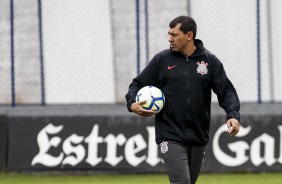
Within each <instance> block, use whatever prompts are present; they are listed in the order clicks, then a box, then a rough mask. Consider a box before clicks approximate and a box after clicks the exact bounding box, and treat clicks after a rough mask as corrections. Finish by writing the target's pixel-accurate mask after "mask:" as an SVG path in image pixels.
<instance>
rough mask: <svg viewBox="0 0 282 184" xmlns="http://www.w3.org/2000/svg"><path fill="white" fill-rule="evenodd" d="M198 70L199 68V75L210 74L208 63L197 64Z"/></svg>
mask: <svg viewBox="0 0 282 184" xmlns="http://www.w3.org/2000/svg"><path fill="white" fill-rule="evenodd" d="M197 65H199V66H198V68H197V73H199V74H201V75H206V74H208V68H207V66H208V65H209V64H208V63H205V62H204V61H201V62H197Z"/></svg>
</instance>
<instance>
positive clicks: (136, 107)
mask: <svg viewBox="0 0 282 184" xmlns="http://www.w3.org/2000/svg"><path fill="white" fill-rule="evenodd" d="M145 103H146V100H144V101H140V102H135V103H133V104H132V105H131V107H130V109H131V111H132V112H134V113H136V114H138V115H140V116H152V115H155V113H156V112H155V111H153V110H146V109H144V108H143V107H142V105H143V104H145Z"/></svg>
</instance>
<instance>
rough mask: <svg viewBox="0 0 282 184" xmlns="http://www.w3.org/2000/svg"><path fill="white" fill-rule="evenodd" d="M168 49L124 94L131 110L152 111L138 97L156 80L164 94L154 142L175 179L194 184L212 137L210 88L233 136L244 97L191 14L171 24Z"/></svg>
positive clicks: (177, 182) (173, 182)
mask: <svg viewBox="0 0 282 184" xmlns="http://www.w3.org/2000/svg"><path fill="white" fill-rule="evenodd" d="M169 27H170V29H169V31H168V35H169V40H168V41H169V42H170V49H167V50H164V51H161V52H159V53H157V54H156V55H155V56H154V58H153V59H152V60H151V61H150V62H149V64H148V65H147V66H146V67H145V69H144V70H143V71H142V72H141V74H140V75H138V76H137V77H136V78H134V79H133V81H132V83H131V84H130V86H129V90H128V93H127V94H126V100H127V107H128V110H129V111H130V112H134V113H136V114H139V115H141V116H152V115H154V114H155V113H154V111H152V110H145V109H143V108H142V105H143V104H144V103H145V102H146V101H141V102H135V96H136V94H137V92H138V90H139V89H141V88H142V87H144V86H148V85H153V86H156V87H158V88H160V89H161V90H162V91H163V93H164V94H165V98H166V102H165V106H164V107H163V109H162V111H161V112H160V113H158V114H156V116H155V129H156V130H155V131H156V143H157V144H158V145H159V149H160V152H161V156H162V158H163V161H164V163H165V165H166V168H167V171H168V175H169V179H170V183H171V184H180V183H181V184H182V183H183V184H184V183H185V184H194V183H196V180H197V178H198V175H199V172H200V168H201V164H202V160H203V157H204V147H205V145H206V144H207V143H208V140H209V127H210V108H211V90H213V91H214V93H216V95H217V97H218V102H219V105H220V106H221V107H222V108H223V109H224V110H225V112H226V115H227V116H226V119H227V122H226V124H227V128H228V129H229V134H230V135H231V136H234V135H236V134H237V133H238V132H239V127H240V124H239V121H240V114H239V110H240V102H239V98H238V95H237V92H236V90H235V88H234V87H233V85H232V83H231V82H230V80H229V79H228V78H227V76H226V73H225V71H224V68H223V65H222V63H221V62H220V60H219V59H218V58H217V57H216V56H215V55H213V54H212V53H211V52H209V51H208V50H206V49H205V47H204V46H203V43H202V41H201V40H198V39H195V37H196V32H197V25H196V22H195V21H194V19H193V18H191V17H188V16H180V17H177V18H175V19H174V20H172V21H171V22H170V24H169Z"/></svg>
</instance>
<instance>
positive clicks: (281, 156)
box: [278, 126, 282, 164]
mask: <svg viewBox="0 0 282 184" xmlns="http://www.w3.org/2000/svg"><path fill="white" fill-rule="evenodd" d="M278 129H279V132H280V152H279V153H280V155H279V158H278V162H279V163H280V164H282V126H278Z"/></svg>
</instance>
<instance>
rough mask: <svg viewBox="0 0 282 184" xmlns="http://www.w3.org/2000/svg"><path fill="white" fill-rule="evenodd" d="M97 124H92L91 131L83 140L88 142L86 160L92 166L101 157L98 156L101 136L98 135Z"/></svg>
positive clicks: (98, 161)
mask: <svg viewBox="0 0 282 184" xmlns="http://www.w3.org/2000/svg"><path fill="white" fill-rule="evenodd" d="M98 134H99V126H98V125H94V126H93V129H92V132H91V133H90V135H89V136H88V137H86V138H85V142H86V143H88V157H87V159H86V162H87V163H89V164H90V165H92V166H95V165H97V164H99V163H100V162H101V161H102V160H103V159H102V157H98V144H99V143H102V142H103V138H102V137H99V135H98Z"/></svg>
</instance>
